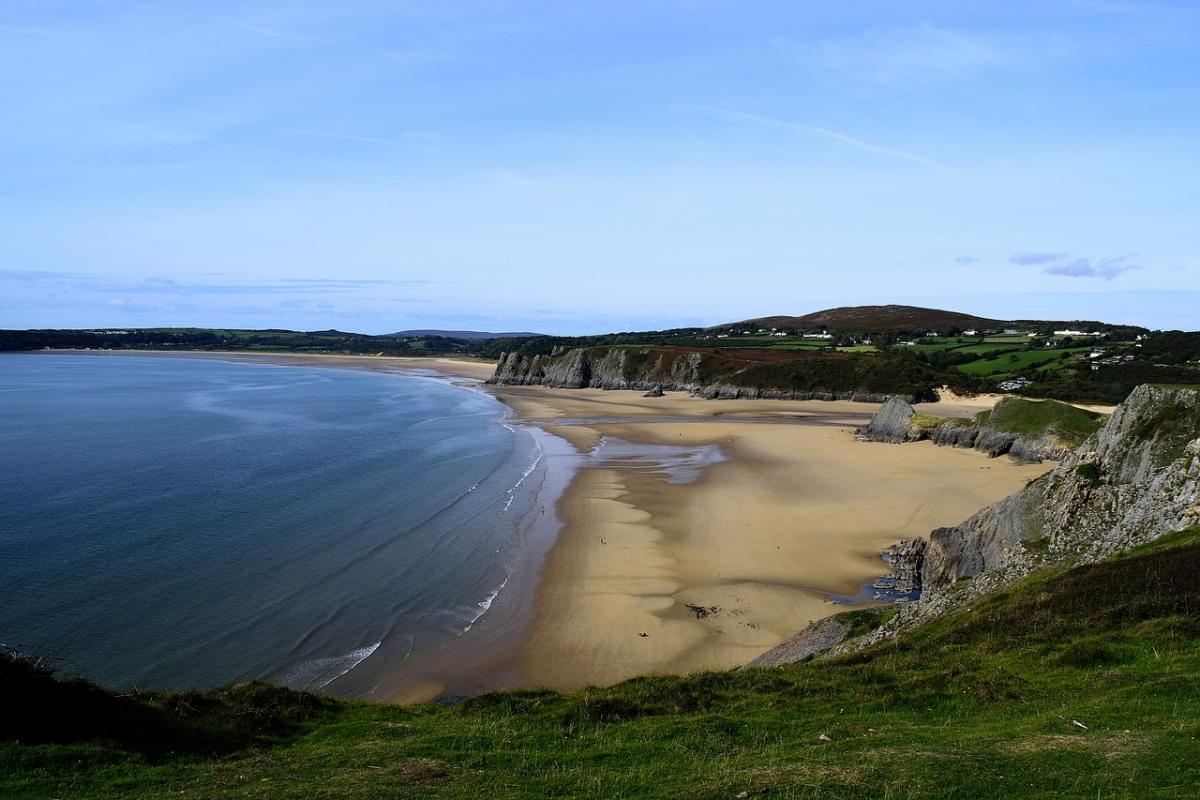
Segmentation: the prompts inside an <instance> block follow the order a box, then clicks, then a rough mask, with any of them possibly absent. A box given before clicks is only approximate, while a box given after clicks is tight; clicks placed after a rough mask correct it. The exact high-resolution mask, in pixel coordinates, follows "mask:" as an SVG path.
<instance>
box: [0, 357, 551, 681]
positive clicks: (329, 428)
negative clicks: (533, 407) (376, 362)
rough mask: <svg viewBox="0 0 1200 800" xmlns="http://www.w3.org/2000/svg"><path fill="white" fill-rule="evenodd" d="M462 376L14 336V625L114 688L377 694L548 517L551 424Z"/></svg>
mask: <svg viewBox="0 0 1200 800" xmlns="http://www.w3.org/2000/svg"><path fill="white" fill-rule="evenodd" d="M458 382H459V380H458V379H456V380H454V381H451V380H449V379H446V378H443V377H439V376H436V375H434V374H420V373H416V372H406V373H403V374H400V373H388V372H376V371H369V370H358V369H344V368H331V367H322V366H307V365H303V366H295V365H288V366H282V365H276V364H271V363H259V362H248V361H238V360H232V359H222V358H220V357H171V356H161V357H159V356H153V355H148V354H139V355H121V354H116V353H95V354H87V353H82V354H74V353H73V354H67V353H52V352H47V353H36V354H0V644H3V645H5V646H8V647H12V648H17V649H20V650H23V651H26V652H30V653H33V654H36V655H40V656H44V657H47V658H49V659H51V661H52V662H53V663H55V664H57V665H59V666H60V667H61V668H63V669H65V670H66V671H68V672H71V673H75V674H81V675H84V676H87V677H89V678H92V679H94V680H97V681H99V682H101V683H103V684H105V685H108V686H114V687H131V688H138V689H170V688H205V687H213V686H219V685H224V684H228V683H232V682H237V681H244V680H251V679H266V680H272V681H276V682H280V683H283V684H286V685H290V686H294V687H297V688H304V689H314V690H324V691H332V692H335V693H342V694H353V695H370V694H371V692H372V691H373V686H374V682H373V679H372V677H371V676H372V675H383V674H385V673H386V672H389V671H394V670H395V669H397V668H399V667H401V666H402V665H403V664H404V662H405V661H406V660H407V659H409V658H410V657H412V656H413V655H414V654H419V653H422V652H427V651H429V650H431V649H433V648H437V647H439V646H441V645H444V644H445V643H447V642H449V641H451V640H454V639H456V638H457V637H460V636H462V635H463V634H464V633H466V632H467V631H469V630H470V629H471V627H472V626H474V625H476V624H477V623H478V622H479V621H480V619H481V618H483V617H484V615H486V614H487V613H488V611H489V609H490V608H491V606H492V603H493V601H494V600H495V599H496V598H497V596H498V595H499V594H500V593H501V592H503V591H504V589H505V587H506V585H507V584H508V582H509V579H510V576H511V574H512V570H513V565H514V564H515V563H516V561H517V559H518V557H519V555H520V553H521V549H522V547H523V535H524V531H525V530H527V529H528V526H529V524H530V520H531V519H532V518H534V517H535V516H536V515H538V514H544V513H545V508H544V507H542V508H541V509H539V508H538V507H537V506H536V498H537V494H538V490H539V486H540V484H541V483H542V481H544V480H545V473H546V467H545V461H546V459H545V458H543V448H542V444H541V443H540V441H539V438H538V436H536V435H535V433H536V432H535V431H531V430H529V429H526V428H523V427H521V426H518V425H515V424H513V423H512V420H511V418H510V415H509V412H508V410H507V408H506V407H505V406H503V405H502V404H500V403H499V402H497V401H496V400H495V399H494V398H492V397H491V396H489V395H487V394H485V393H483V392H481V391H478V390H477V389H472V388H469V387H463V386H461V385H456V384H457V383H458ZM350 678H354V680H351V679H350ZM339 689H340V691H339Z"/></svg>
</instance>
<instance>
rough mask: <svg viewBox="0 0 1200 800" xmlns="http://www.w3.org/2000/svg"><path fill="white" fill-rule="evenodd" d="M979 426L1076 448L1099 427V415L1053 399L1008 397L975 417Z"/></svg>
mask: <svg viewBox="0 0 1200 800" xmlns="http://www.w3.org/2000/svg"><path fill="white" fill-rule="evenodd" d="M978 419H979V422H980V424H983V425H990V426H992V427H993V428H995V429H996V430H999V431H1005V432H1007V433H1018V434H1022V435H1025V436H1041V435H1043V434H1049V435H1052V436H1054V437H1056V438H1057V439H1058V440H1059V441H1061V442H1063V443H1064V444H1067V445H1071V446H1074V447H1077V446H1078V445H1080V444H1081V443H1082V442H1083V440H1084V439H1086V438H1087V437H1089V436H1091V435H1092V434H1093V433H1095V432H1096V430H1097V429H1098V428H1099V427H1100V424H1101V415H1099V414H1097V413H1095V412H1092V411H1085V410H1083V409H1082V408H1076V407H1075V406H1072V405H1068V404H1067V403H1059V402H1058V401H1056V400H1023V399H1021V398H1017V397H1007V398H1004V399H1003V400H1001V401H1000V402H999V403H997V404H996V407H995V408H994V409H992V410H991V411H985V412H983V413H982V414H980V415H979V417H978Z"/></svg>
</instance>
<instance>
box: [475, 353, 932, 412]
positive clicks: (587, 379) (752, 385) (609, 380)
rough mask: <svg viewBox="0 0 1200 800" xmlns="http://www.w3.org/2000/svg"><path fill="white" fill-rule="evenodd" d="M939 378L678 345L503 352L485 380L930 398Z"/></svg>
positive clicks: (765, 395) (908, 364) (785, 395)
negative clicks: (532, 353) (490, 375)
mask: <svg viewBox="0 0 1200 800" xmlns="http://www.w3.org/2000/svg"><path fill="white" fill-rule="evenodd" d="M938 381H939V378H938V376H937V375H936V374H934V373H933V372H930V371H928V370H927V368H926V367H924V366H922V365H920V364H917V363H915V362H912V361H911V360H909V359H904V358H902V357H897V356H892V355H888V354H880V355H878V356H874V357H871V358H855V357H852V355H851V354H848V353H837V352H808V353H795V352H787V351H768V350H742V349H735V348H705V349H695V348H683V347H665V346H663V347H657V346H656V347H617V346H614V347H579V348H573V349H569V350H559V349H556V350H554V351H552V352H550V353H542V354H534V355H530V354H527V353H522V352H511V353H503V354H501V356H500V360H499V362H498V363H497V365H496V372H495V374H493V376H492V377H491V378H490V379H489V381H488V382H489V383H493V384H501V385H514V386H531V385H540V386H551V387H555V388H563V389H582V388H595V389H637V390H641V391H653V390H654V389H656V388H657V389H660V390H662V391H683V392H689V393H691V394H694V395H697V396H699V397H704V398H708V399H714V400H727V399H737V398H744V399H762V400H856V401H861V402H870V403H882V402H885V401H887V400H889V399H891V398H892V397H900V398H902V399H903V400H906V401H910V402H915V401H921V400H932V399H935V398H936V393H935V389H936V387H937V385H938Z"/></svg>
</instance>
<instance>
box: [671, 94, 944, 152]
mask: <svg viewBox="0 0 1200 800" xmlns="http://www.w3.org/2000/svg"><path fill="white" fill-rule="evenodd" d="M687 108H690V109H692V110H694V111H699V112H701V113H705V114H709V115H711V116H714V117H718V118H720V119H723V120H725V121H726V122H742V123H746V124H749V125H757V126H760V127H764V128H778V129H780V130H788V131H792V132H794V133H800V134H804V135H806V136H817V137H820V138H823V139H828V140H830V141H834V142H838V143H840V144H844V145H848V146H850V147H853V148H856V149H858V150H862V151H864V152H867V153H874V154H875V155H881V156H888V157H890V158H897V159H900V160H902V161H909V162H911V163H913V164H921V165H923V166H926V167H935V166H937V164H935V163H934V162H933V161H931V160H929V159H928V158H925V157H924V156H919V155H915V154H913V153H908V152H905V151H903V150H897V149H896V148H894V147H887V146H885V145H880V144H875V143H873V142H868V141H865V140H863V139H859V138H858V137H856V136H851V135H850V134H848V133H842V132H841V131H835V130H832V129H831V128H823V127H820V126H819V125H809V124H808V123H805V122H789V121H787V120H782V119H776V118H774V117H768V116H764V115H762V114H751V113H748V112H745V111H733V110H729V109H724V108H712V107H708V106H687Z"/></svg>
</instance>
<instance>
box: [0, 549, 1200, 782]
mask: <svg viewBox="0 0 1200 800" xmlns="http://www.w3.org/2000/svg"><path fill="white" fill-rule="evenodd" d="M1197 575H1200V531H1192V532H1190V533H1186V534H1178V535H1175V536H1173V537H1170V538H1169V539H1168V540H1162V541H1160V542H1159V543H1156V545H1154V546H1152V547H1150V548H1146V549H1143V550H1141V551H1138V552H1135V553H1132V554H1129V555H1127V556H1125V557H1123V558H1121V559H1119V560H1114V561H1109V562H1105V563H1102V564H1098V565H1093V566H1089V567H1084V568H1080V569H1076V570H1073V571H1066V570H1065V569H1063V568H1055V569H1053V570H1048V571H1044V572H1042V573H1039V574H1037V575H1035V576H1033V577H1032V578H1030V579H1028V580H1026V581H1025V582H1024V583H1022V584H1020V585H1018V586H1016V587H1014V588H1011V589H1009V590H1007V591H1005V592H1002V593H1000V594H997V595H993V596H990V597H988V598H985V599H983V600H981V601H979V602H976V603H975V604H974V605H973V606H972V607H971V608H969V609H964V610H961V611H959V612H957V613H955V614H952V615H949V616H947V617H944V618H942V619H940V620H937V621H936V622H934V623H932V624H930V625H927V626H925V627H924V628H922V629H919V630H917V631H915V632H913V633H910V634H909V635H907V636H906V637H904V638H902V639H900V640H898V641H892V642H887V643H884V644H881V645H878V646H875V647H874V648H872V649H870V650H867V651H865V652H862V653H860V654H857V655H854V656H850V657H843V658H841V659H838V660H834V661H830V662H810V663H807V664H799V665H794V666H790V667H784V668H779V669H771V670H749V671H743V672H733V673H715V674H704V675H697V676H693V677H687V678H643V679H638V680H633V681H628V682H626V683H623V684H620V685H618V686H615V687H612V688H608V689H599V690H589V691H582V692H576V693H573V694H566V695H560V694H555V693H552V692H542V691H524V692H510V693H502V694H493V695H488V696H485V697H480V698H477V699H474V700H470V701H468V702H465V703H463V704H461V705H459V706H457V707H453V708H444V707H439V706H424V707H416V708H396V707H388V706H381V705H367V704H361V703H347V702H333V701H323V700H317V699H315V698H312V697H311V696H309V695H304V694H300V693H296V692H288V691H285V690H280V689H272V688H269V687H264V686H261V685H257V686H256V685H251V686H245V687H241V688H233V689H226V690H222V691H217V692H212V693H207V694H184V695H142V696H137V697H116V696H113V695H109V694H107V693H101V692H98V690H95V689H94V688H92V687H89V686H86V685H83V684H78V683H76V684H66V685H64V684H55V683H50V682H49V678H48V676H47V675H46V674H45V673H44V672H42V671H40V670H38V669H35V668H33V667H30V666H29V665H27V664H23V663H22V662H15V661H11V660H10V661H8V662H7V663H5V664H4V665H3V670H2V671H0V691H2V692H3V698H2V699H3V701H4V707H5V710H6V714H5V715H4V717H3V723H0V724H2V725H3V728H0V738H3V739H4V740H5V741H4V743H2V744H0V796H3V797H6V798H26V797H28V798H51V797H63V798H67V797H70V798H88V797H105V798H109V797H113V798H125V797H129V798H132V797H138V798H166V797H172V798H178V797H185V798H186V797H194V798H210V797H211V798H224V797H239V798H246V797H249V798H334V797H348V798H376V797H400V798H403V797H414V798H415V797H421V798H429V797H454V798H479V797H489V798H491V797H496V798H528V797H595V798H627V797H639V798H643V797H644V798H681V797H687V798H736V797H743V798H750V797H769V798H778V797H786V798H817V797H820V798H860V797H861V798H909V797H939V798H1006V799H1007V798H1026V797H1043V798H1052V797H1053V798H1097V797H1100V798H1113V797H1139V798H1140V797H1155V798H1185V797H1187V798H1191V797H1195V796H1196V786H1198V785H1200V688H1198V687H1200V640H1198V639H1197V636H1198V635H1200V594H1197V591H1196V585H1195V579H1196V576H1197ZM863 617H864V615H863V614H862V613H861V612H856V613H855V618H854V621H855V624H856V627H857V628H858V629H860V630H861V629H863V628H864V627H865V626H864V625H863V619H862V618H863ZM89 698H90V699H89ZM18 739H19V740H20V742H19V743H18V742H17V741H14V740H18Z"/></svg>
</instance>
